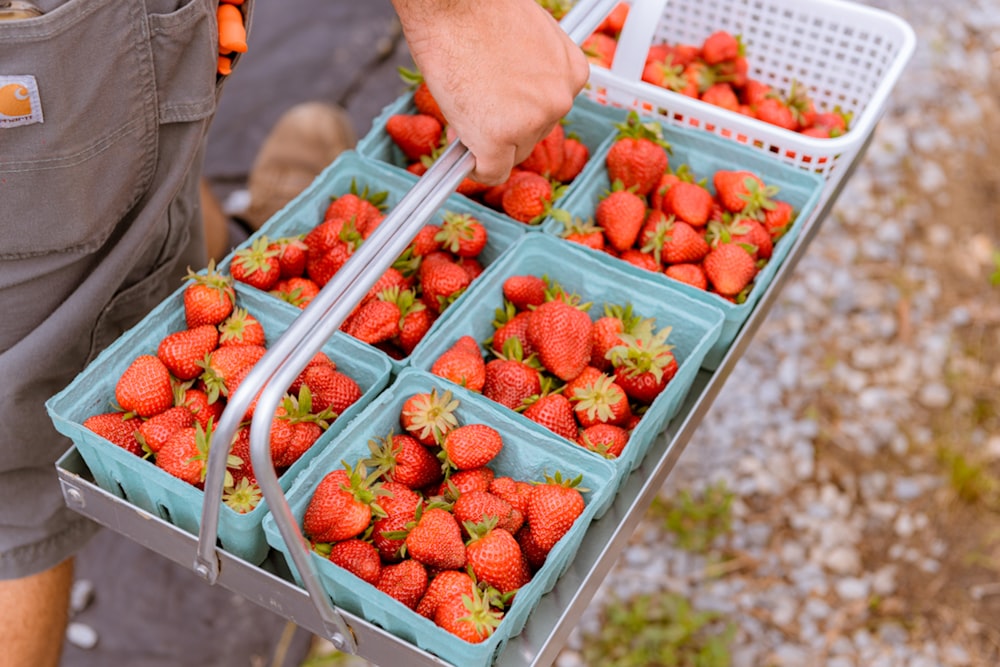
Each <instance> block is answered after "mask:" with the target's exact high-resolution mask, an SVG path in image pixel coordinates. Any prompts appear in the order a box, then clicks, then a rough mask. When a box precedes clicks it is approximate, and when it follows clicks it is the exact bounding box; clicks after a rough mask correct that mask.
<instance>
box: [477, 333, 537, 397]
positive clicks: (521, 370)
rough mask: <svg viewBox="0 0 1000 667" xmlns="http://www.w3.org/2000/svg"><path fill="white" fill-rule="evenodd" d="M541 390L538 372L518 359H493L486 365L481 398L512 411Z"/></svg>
mask: <svg viewBox="0 0 1000 667" xmlns="http://www.w3.org/2000/svg"><path fill="white" fill-rule="evenodd" d="M511 340H516V339H511ZM541 390H542V385H541V380H540V378H539V375H538V371H537V370H536V369H535V368H532V367H531V366H529V365H528V364H526V363H525V362H523V361H521V360H520V359H517V358H511V359H493V360H491V361H490V362H489V363H487V364H486V379H485V381H484V383H483V396H485V397H486V398H489V399H491V400H493V401H496V402H497V403H499V404H500V405H503V406H506V407H508V408H510V409H511V410H514V409H516V408H517V407H518V406H520V405H521V402H522V401H523V400H524V399H526V398H528V397H529V396H534V395H535V394H537V393H538V392H540V391H541Z"/></svg>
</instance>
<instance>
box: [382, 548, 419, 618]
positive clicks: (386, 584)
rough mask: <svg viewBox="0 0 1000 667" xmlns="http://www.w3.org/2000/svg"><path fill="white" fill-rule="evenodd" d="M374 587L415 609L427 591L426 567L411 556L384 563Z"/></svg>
mask: <svg viewBox="0 0 1000 667" xmlns="http://www.w3.org/2000/svg"><path fill="white" fill-rule="evenodd" d="M375 587H376V588H378V589H379V590H380V591H382V592H383V593H385V594H386V595H388V596H389V597H392V598H395V599H396V600H398V601H399V602H402V603H403V604H404V605H406V606H407V607H409V608H410V609H416V608H417V604H419V602H420V598H422V597H423V596H424V593H425V592H426V591H427V568H426V567H424V565H423V564H422V563H421V562H420V561H418V560H415V559H413V558H407V559H405V560H403V561H400V562H399V563H393V564H392V565H386V566H385V567H383V568H382V572H381V573H380V574H379V577H378V581H377V582H376V584H375Z"/></svg>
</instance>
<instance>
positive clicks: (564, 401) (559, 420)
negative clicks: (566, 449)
mask: <svg viewBox="0 0 1000 667" xmlns="http://www.w3.org/2000/svg"><path fill="white" fill-rule="evenodd" d="M521 414H523V415H524V416H525V417H527V418H528V419H530V420H531V421H533V422H536V423H538V424H541V425H542V426H544V427H545V428H547V429H549V430H550V431H552V432H553V433H555V434H556V435H561V436H562V437H564V438H566V439H567V440H575V439H576V433H577V423H576V416H575V415H574V413H573V404H572V403H570V401H569V399H568V398H566V397H565V396H563V395H562V394H553V393H548V394H546V393H543V394H541V395H540V396H539V397H538V398H537V399H535V400H534V401H532V402H531V403H530V404H529V405H528V406H527V407H526V408H525V409H524V412H522V413H521Z"/></svg>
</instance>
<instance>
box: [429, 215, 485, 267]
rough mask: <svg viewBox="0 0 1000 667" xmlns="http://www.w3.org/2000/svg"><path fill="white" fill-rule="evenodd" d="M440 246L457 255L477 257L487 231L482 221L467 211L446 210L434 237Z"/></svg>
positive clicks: (482, 246)
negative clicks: (439, 228)
mask: <svg viewBox="0 0 1000 667" xmlns="http://www.w3.org/2000/svg"><path fill="white" fill-rule="evenodd" d="M434 238H435V240H436V241H437V242H438V243H439V244H440V246H441V248H443V249H445V250H447V251H448V252H450V253H452V254H454V255H457V256H459V257H477V256H478V255H479V253H481V252H482V251H483V248H485V247H486V241H487V240H488V239H489V233H488V232H487V231H486V227H485V226H483V223H482V222H480V221H479V220H477V219H476V218H474V217H473V216H471V215H469V214H468V213H453V212H450V211H449V212H446V213H445V214H444V216H443V218H442V221H441V230H440V231H439V232H438V233H437V235H436V236H435V237H434Z"/></svg>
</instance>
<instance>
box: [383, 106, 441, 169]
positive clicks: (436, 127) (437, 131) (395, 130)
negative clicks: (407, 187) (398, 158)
mask: <svg viewBox="0 0 1000 667" xmlns="http://www.w3.org/2000/svg"><path fill="white" fill-rule="evenodd" d="M443 129H444V128H443V127H442V125H441V123H439V122H438V120H437V119H436V118H434V117H433V116H428V115H427V114H422V113H417V114H395V115H392V116H390V117H389V118H388V120H386V122H385V131H386V132H387V133H388V135H389V137H390V138H391V139H392V141H393V142H394V143H395V144H396V145H397V146H399V148H400V150H402V151H403V154H404V155H405V156H406V159H407V160H409V161H411V162H416V161H419V160H420V158H421V157H423V156H425V155H431V154H432V153H433V152H434V149H436V148H437V147H438V146H439V145H440V143H441V134H442V131H443Z"/></svg>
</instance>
